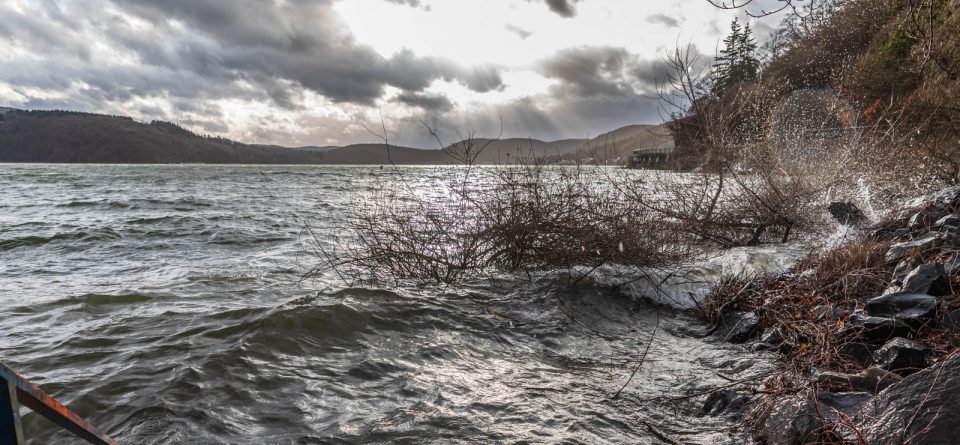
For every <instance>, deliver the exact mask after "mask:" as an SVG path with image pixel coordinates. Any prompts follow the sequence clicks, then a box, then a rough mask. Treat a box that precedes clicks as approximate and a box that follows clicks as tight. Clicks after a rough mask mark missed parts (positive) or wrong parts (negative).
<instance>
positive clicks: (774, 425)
mask: <svg viewBox="0 0 960 445" xmlns="http://www.w3.org/2000/svg"><path fill="white" fill-rule="evenodd" d="M870 397H871V395H870V394H869V393H865V392H849V393H830V392H826V391H818V392H817V393H816V396H813V395H812V394H799V395H795V396H792V397H789V398H786V399H783V400H781V401H780V402H779V403H777V405H776V406H774V408H773V410H771V411H770V414H769V415H768V416H767V418H766V419H765V420H764V422H763V425H762V426H761V427H760V429H759V430H758V434H757V436H758V437H757V439H758V441H759V442H761V443H768V444H777V445H802V444H807V443H820V439H821V438H820V433H821V432H822V431H823V429H824V426H826V425H828V424H830V423H833V422H835V421H837V420H838V418H839V415H838V414H837V412H840V413H843V414H847V415H851V414H853V413H856V412H857V411H858V410H860V409H861V407H862V406H863V405H864V404H865V403H866V402H867V401H868V400H869V399H870Z"/></svg>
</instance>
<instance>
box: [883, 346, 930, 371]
mask: <svg viewBox="0 0 960 445" xmlns="http://www.w3.org/2000/svg"><path fill="white" fill-rule="evenodd" d="M875 355H876V360H877V363H879V364H880V366H881V367H882V368H883V369H886V370H887V371H892V372H895V373H897V374H900V375H902V376H907V375H910V374H913V373H915V372H917V371H919V370H921V369H923V368H925V367H926V366H927V350H926V349H925V348H924V347H923V346H922V345H920V343H917V342H915V341H913V340H907V339H905V338H901V337H897V338H894V339H892V340H890V341H888V342H886V343H884V345H883V346H881V347H880V349H878V350H877V352H876V354H875Z"/></svg>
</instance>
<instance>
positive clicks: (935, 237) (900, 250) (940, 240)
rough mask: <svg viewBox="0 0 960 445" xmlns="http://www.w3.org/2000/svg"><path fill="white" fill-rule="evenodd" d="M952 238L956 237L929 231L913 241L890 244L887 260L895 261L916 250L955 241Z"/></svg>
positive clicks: (889, 261)
mask: <svg viewBox="0 0 960 445" xmlns="http://www.w3.org/2000/svg"><path fill="white" fill-rule="evenodd" d="M951 238H956V237H955V236H951V235H948V234H942V233H937V232H927V233H925V234H923V235H920V236H919V237H917V238H915V239H913V240H911V241H904V242H900V243H896V244H894V245H892V246H890V249H889V250H887V254H886V260H887V262H888V263H894V262H896V261H899V260H901V259H903V257H905V256H907V255H909V254H910V253H911V252H913V251H915V250H929V249H933V248H936V247H940V246H941V245H944V244H947V243H949V244H953V243H955V240H954V239H951Z"/></svg>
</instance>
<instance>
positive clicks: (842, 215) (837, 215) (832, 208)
mask: <svg viewBox="0 0 960 445" xmlns="http://www.w3.org/2000/svg"><path fill="white" fill-rule="evenodd" d="M827 210H828V211H829V212H830V215H833V219H835V220H837V222H839V223H840V224H848V225H853V226H857V225H861V224H863V223H866V222H867V221H869V219H868V218H867V215H865V214H864V213H863V211H861V210H860V208H858V207H857V206H856V205H855V204H854V203H852V202H831V203H830V205H829V206H827Z"/></svg>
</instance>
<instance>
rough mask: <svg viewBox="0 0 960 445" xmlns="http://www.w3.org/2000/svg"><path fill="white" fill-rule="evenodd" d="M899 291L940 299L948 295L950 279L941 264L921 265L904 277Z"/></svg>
mask: <svg viewBox="0 0 960 445" xmlns="http://www.w3.org/2000/svg"><path fill="white" fill-rule="evenodd" d="M901 289H902V290H903V292H908V293H916V294H929V295H934V296H938V297H941V296H944V295H946V294H948V293H950V277H948V276H947V270H946V269H945V268H944V267H943V264H939V263H928V264H922V265H920V266H917V268H916V269H913V270H912V271H910V273H909V274H907V276H906V277H904V279H903V285H902V286H901Z"/></svg>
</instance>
